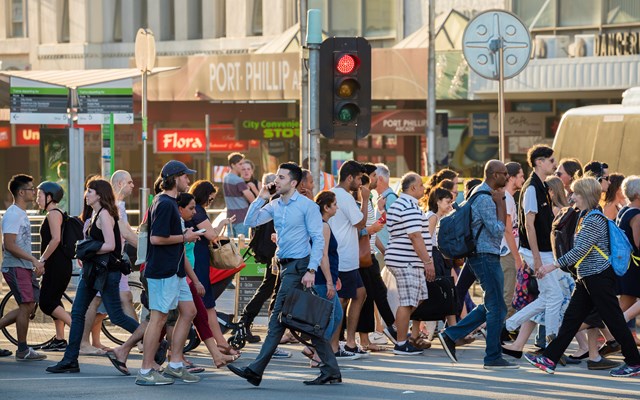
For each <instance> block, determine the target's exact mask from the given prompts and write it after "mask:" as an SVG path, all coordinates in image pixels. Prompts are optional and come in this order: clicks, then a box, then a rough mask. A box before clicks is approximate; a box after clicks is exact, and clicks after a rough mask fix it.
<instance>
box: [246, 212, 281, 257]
mask: <svg viewBox="0 0 640 400" xmlns="http://www.w3.org/2000/svg"><path fill="white" fill-rule="evenodd" d="M275 232H276V228H275V226H274V225H273V220H271V221H269V222H266V223H264V224H262V225H259V226H256V227H255V228H254V229H253V237H252V238H251V241H250V242H249V248H250V249H251V251H252V252H253V255H254V259H255V260H256V262H257V263H260V264H271V259H272V258H273V256H274V255H275V254H276V244H275V243H273V241H272V240H271V234H272V233H275Z"/></svg>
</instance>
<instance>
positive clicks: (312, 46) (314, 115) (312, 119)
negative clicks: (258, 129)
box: [307, 9, 322, 189]
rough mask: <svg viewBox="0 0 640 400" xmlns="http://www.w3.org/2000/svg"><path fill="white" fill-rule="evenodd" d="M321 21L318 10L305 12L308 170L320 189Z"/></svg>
mask: <svg viewBox="0 0 640 400" xmlns="http://www.w3.org/2000/svg"><path fill="white" fill-rule="evenodd" d="M321 44H322V19H321V14H320V10H315V9H312V10H309V11H308V12H307V47H308V48H309V169H310V170H311V176H313V181H314V182H315V187H316V188H317V189H319V188H320V45H321Z"/></svg>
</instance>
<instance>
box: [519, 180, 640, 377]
mask: <svg viewBox="0 0 640 400" xmlns="http://www.w3.org/2000/svg"><path fill="white" fill-rule="evenodd" d="M571 188H572V189H573V192H574V194H575V199H576V206H577V207H578V208H579V209H580V219H579V221H578V227H577V228H576V236H575V242H574V246H573V249H571V250H570V251H569V252H567V253H566V254H565V255H564V256H562V257H560V258H559V259H558V260H557V261H555V262H554V263H553V264H548V265H543V266H542V267H540V268H538V271H537V275H538V278H542V277H543V276H544V275H546V274H548V273H549V272H551V271H553V270H555V269H556V268H563V269H568V268H569V267H571V266H574V265H575V266H576V267H575V268H576V273H577V275H578V280H577V281H576V287H575V290H574V291H573V293H572V295H571V300H570V302H569V307H568V308H567V311H566V313H565V314H564V318H563V320H562V325H561V326H560V330H559V331H558V335H557V337H556V338H555V339H554V340H552V341H551V342H550V343H549V345H548V346H547V348H546V349H545V350H544V351H543V352H542V354H541V355H534V354H529V353H527V354H525V358H526V360H527V361H528V362H529V363H530V364H532V365H533V366H535V367H537V368H539V369H541V370H543V371H545V372H546V373H548V374H553V373H554V371H555V368H556V364H557V363H558V361H559V360H560V357H561V356H562V353H563V352H564V351H565V350H566V349H567V347H568V346H569V344H570V343H571V340H572V339H573V337H574V336H575V334H576V332H578V329H580V326H581V325H582V323H583V321H584V320H585V318H586V317H587V316H588V315H589V313H591V311H592V310H593V309H594V308H595V309H596V311H597V312H598V314H600V317H601V318H602V319H603V321H604V323H605V324H606V326H607V327H608V328H609V330H610V331H611V333H612V334H613V336H614V337H615V339H616V340H617V341H618V343H620V346H621V348H622V354H623V356H624V361H625V364H624V365H622V366H620V367H617V368H614V369H612V370H611V371H610V372H609V374H610V375H611V376H614V377H628V376H636V375H640V354H639V353H638V348H637V347H636V344H635V342H634V340H633V337H632V336H631V332H630V331H629V329H628V328H627V326H626V322H625V318H624V316H623V313H622V310H621V309H620V305H619V304H618V298H617V297H616V281H617V277H616V274H615V272H614V271H613V267H612V266H611V264H610V262H609V257H610V256H611V253H610V250H609V249H610V235H608V234H604V233H605V232H608V224H607V220H606V218H604V217H603V216H602V215H601V213H600V212H599V211H598V201H599V199H600V195H601V192H602V187H601V186H600V184H599V183H598V181H597V180H596V179H594V178H591V177H587V178H582V179H578V180H576V181H575V182H574V183H573V184H572V185H571ZM596 247H597V248H598V249H599V250H600V251H597V249H596ZM600 252H603V253H604V255H605V256H606V257H604V256H603V255H601V254H600Z"/></svg>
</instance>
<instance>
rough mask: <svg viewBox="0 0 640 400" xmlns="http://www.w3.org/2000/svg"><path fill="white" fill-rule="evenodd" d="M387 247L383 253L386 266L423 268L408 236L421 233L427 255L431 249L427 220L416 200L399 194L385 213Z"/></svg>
mask: <svg viewBox="0 0 640 400" xmlns="http://www.w3.org/2000/svg"><path fill="white" fill-rule="evenodd" d="M387 228H388V230H389V246H388V247H387V251H386V252H385V253H384V261H385V263H386V265H388V266H390V267H395V268H407V267H410V266H411V267H420V268H422V267H423V263H422V260H421V259H420V257H418V255H417V254H416V251H415V250H414V248H413V244H411V239H409V234H410V233H413V232H422V239H423V240H424V243H425V245H426V246H427V250H428V251H429V254H431V250H432V247H433V244H432V241H431V235H430V234H429V220H428V219H427V216H426V215H425V214H424V213H423V212H422V210H421V209H420V207H419V206H418V200H416V199H415V198H414V197H412V196H409V195H407V194H404V193H403V194H401V195H400V197H399V198H398V200H396V201H395V202H394V203H393V205H391V208H390V209H389V210H388V211H387Z"/></svg>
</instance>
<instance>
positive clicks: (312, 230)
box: [244, 191, 324, 271]
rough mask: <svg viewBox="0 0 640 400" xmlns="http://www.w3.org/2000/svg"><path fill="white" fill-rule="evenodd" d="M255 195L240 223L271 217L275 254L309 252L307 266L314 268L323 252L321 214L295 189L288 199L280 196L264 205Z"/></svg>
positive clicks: (254, 223) (304, 254)
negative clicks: (276, 236) (274, 237)
mask: <svg viewBox="0 0 640 400" xmlns="http://www.w3.org/2000/svg"><path fill="white" fill-rule="evenodd" d="M265 202H266V201H265V200H264V199H262V198H261V197H258V198H257V199H255V200H254V201H253V203H251V205H250V206H249V211H247V216H246V218H245V219H244V224H245V225H247V226H249V227H252V228H253V227H256V226H258V225H262V224H264V223H266V222H269V221H271V220H273V224H274V226H275V229H276V233H277V235H278V239H277V241H276V244H277V245H278V250H277V251H276V256H277V257H278V258H280V259H282V258H304V257H307V256H309V255H310V260H309V269H313V270H316V271H317V270H318V267H319V266H320V261H321V260H322V253H323V251H324V236H323V234H322V215H321V214H320V208H319V207H318V205H317V204H316V203H314V202H313V201H311V200H309V199H308V198H306V197H304V196H302V195H300V193H298V192H297V191H296V192H295V193H294V194H293V196H291V198H290V199H289V201H288V202H286V203H285V202H284V200H283V199H282V197H279V198H277V199H275V200H272V201H271V202H269V204H267V205H265V206H264V207H263V205H264V204H265Z"/></svg>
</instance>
